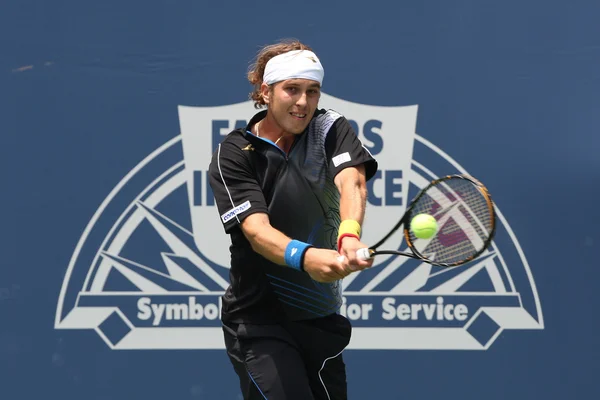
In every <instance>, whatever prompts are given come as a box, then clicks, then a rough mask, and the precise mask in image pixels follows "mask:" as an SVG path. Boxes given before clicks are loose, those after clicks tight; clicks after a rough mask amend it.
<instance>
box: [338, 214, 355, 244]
mask: <svg viewBox="0 0 600 400" xmlns="http://www.w3.org/2000/svg"><path fill="white" fill-rule="evenodd" d="M347 233H349V234H353V235H356V236H358V237H360V224H359V223H358V222H357V221H355V220H353V219H345V220H343V221H342V223H341V224H340V229H339V230H338V240H339V238H340V236H342V235H344V234H347Z"/></svg>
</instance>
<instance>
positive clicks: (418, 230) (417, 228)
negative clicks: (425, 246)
mask: <svg viewBox="0 0 600 400" xmlns="http://www.w3.org/2000/svg"><path fill="white" fill-rule="evenodd" d="M410 229H411V230H412V232H413V233H414V234H415V236H416V237H418V238H419V239H429V238H430V237H432V236H433V235H435V234H436V232H437V230H438V225H437V221H436V220H435V218H433V217H432V216H431V215H429V214H418V215H416V216H415V217H414V218H413V219H412V220H411V221H410Z"/></svg>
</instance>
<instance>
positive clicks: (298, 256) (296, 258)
mask: <svg viewBox="0 0 600 400" xmlns="http://www.w3.org/2000/svg"><path fill="white" fill-rule="evenodd" d="M309 247H312V246H311V245H310V244H308V243H304V242H301V241H299V240H292V241H291V242H290V243H289V244H288V245H287V247H286V248H285V256H284V260H285V263H286V264H287V265H288V266H290V267H292V268H294V269H297V270H298V271H303V270H304V268H302V261H303V260H304V253H306V250H307V249H308V248H309Z"/></svg>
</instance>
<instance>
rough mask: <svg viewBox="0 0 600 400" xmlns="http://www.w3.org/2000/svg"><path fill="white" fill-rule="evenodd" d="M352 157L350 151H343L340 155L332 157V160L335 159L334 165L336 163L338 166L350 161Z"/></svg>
mask: <svg viewBox="0 0 600 400" xmlns="http://www.w3.org/2000/svg"><path fill="white" fill-rule="evenodd" d="M351 159H352V158H351V157H350V153H348V152H345V153H342V154H339V155H337V156H335V157H333V158H332V159H331V161H333V165H335V166H336V167H337V166H339V165H340V164H343V163H345V162H348V161H350V160H351Z"/></svg>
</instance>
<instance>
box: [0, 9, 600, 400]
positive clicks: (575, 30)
mask: <svg viewBox="0 0 600 400" xmlns="http://www.w3.org/2000/svg"><path fill="white" fill-rule="evenodd" d="M599 13H600V3H599V2H597V1H569V2H566V1H557V0H551V1H538V0H531V1H527V2H523V1H512V0H509V1H502V2H493V1H471V0H456V1H429V2H407V1H381V0H374V1H369V2H362V1H356V0H346V1H338V0H327V1H322V2H318V1H313V0H308V1H304V2H301V3H298V2H296V3H291V2H289V3H288V2H283V1H271V0H264V1H261V2H247V1H246V2H244V1H232V0H222V1H202V0H198V1H183V0H182V1H173V0H150V1H146V2H141V1H140V2H137V1H112V0H109V1H102V2H96V1H73V0H52V1H42V0H19V1H16V0H3V1H2V2H1V4H0V132H1V133H0V135H1V137H2V142H1V143H2V145H0V166H1V168H0V170H1V171H2V181H3V182H4V183H3V191H2V196H1V197H0V205H1V207H0V209H1V210H2V230H1V231H0V232H1V233H0V235H1V240H0V246H1V247H0V250H1V254H2V257H1V263H0V398H2V399H11V400H13V399H14V400H17V399H39V398H42V397H44V398H56V399H58V398H61V399H69V400H79V399H98V400H100V399H102V400H108V399H115V400H116V399H146V400H153V399H163V398H170V399H237V398H239V397H238V390H237V381H236V377H235V375H234V373H233V370H232V368H231V367H230V365H229V363H228V361H227V358H226V355H225V353H224V351H223V350H219V349H213V350H210V349H178V350H168V349H161V350H157V349H154V350H152V349H144V350H116V349H114V350H113V349H111V348H110V346H108V345H107V342H106V341H105V340H103V339H102V338H101V336H100V335H99V333H98V330H94V329H61V326H60V324H57V323H56V314H57V305H58V304H59V303H60V301H59V297H60V296H61V290H62V289H63V287H64V282H63V281H64V280H65V274H66V273H67V269H68V266H69V263H70V261H71V258H72V256H73V254H74V251H75V249H76V246H77V244H78V242H79V240H80V238H81V237H82V235H83V233H84V230H85V229H86V226H88V223H89V221H90V220H91V219H92V217H93V216H94V213H95V212H96V211H97V210H98V208H99V207H100V206H101V204H102V202H103V201H104V199H105V198H106V197H107V196H108V195H109V193H111V191H112V190H113V188H115V187H116V186H117V184H119V182H122V180H123V178H124V177H125V176H126V175H127V174H128V173H129V172H130V171H132V170H133V169H134V168H135V167H136V165H138V164H139V163H140V162H141V161H142V160H144V159H145V158H146V157H147V156H148V155H149V154H151V153H152V152H154V151H155V150H156V149H158V148H160V147H161V146H163V145H164V144H165V143H167V142H169V141H170V140H172V139H174V138H176V137H178V136H179V134H180V132H181V126H180V116H179V114H178V106H193V107H216V106H227V105H231V104H235V103H240V102H244V101H246V100H247V93H248V92H249V90H250V87H249V85H248V84H247V82H246V79H245V73H246V70H247V67H248V64H249V61H250V60H251V59H252V58H253V56H254V55H255V54H256V51H257V50H258V48H259V47H260V46H261V45H264V44H268V43H272V42H274V41H276V40H277V39H280V38H285V37H296V38H299V39H300V40H302V41H304V42H306V43H308V44H309V45H311V46H312V47H313V48H314V49H315V51H316V52H317V54H319V56H320V58H321V61H322V63H323V65H324V66H325V69H326V77H325V84H324V91H325V92H326V93H327V94H328V95H330V96H333V97H334V98H336V99H342V100H343V101H346V102H350V103H357V104H362V105H372V106H378V107H383V106H394V107H401V106H411V105H418V110H419V111H418V115H417V119H416V133H417V134H418V135H420V137H423V138H426V139H427V141H429V142H431V143H433V144H435V146H437V147H438V148H439V149H441V150H443V152H444V153H445V154H447V155H449V157H451V158H452V159H453V160H455V161H456V163H458V164H459V165H460V166H462V167H463V168H464V169H466V170H468V171H469V172H471V173H472V174H474V175H475V176H477V177H479V178H480V179H481V180H483V181H484V182H485V183H486V184H487V185H488V186H489V188H490V190H491V192H492V193H493V195H494V200H495V201H496V204H497V205H498V207H499V209H500V210H501V211H502V215H503V217H504V218H505V219H506V221H507V225H509V226H510V231H511V232H513V233H514V235H515V237H516V238H518V243H519V246H520V247H519V248H520V249H521V250H522V251H523V256H524V257H525V258H526V260H527V262H528V268H529V270H530V273H531V277H530V279H529V278H528V280H525V283H524V286H521V287H520V289H519V290H517V292H519V293H521V301H523V303H524V305H523V306H524V307H525V306H526V305H527V304H525V303H527V302H528V301H530V302H531V303H532V304H533V303H534V302H535V301H536V300H537V301H538V302H539V304H538V305H539V307H537V308H536V307H532V306H531V304H530V307H529V309H534V311H532V312H531V314H532V315H531V316H532V318H533V324H532V325H531V326H530V327H531V329H521V328H519V329H516V330H508V329H510V328H506V327H505V328H506V330H504V331H502V332H500V334H499V336H498V337H497V338H495V341H494V343H493V345H490V346H487V349H483V350H481V351H466V350H437V349H435V346H432V349H430V350H418V349H416V350H406V349H404V350H402V349H399V350H391V349H378V350H365V349H362V350H360V349H349V350H347V351H346V352H345V353H344V354H345V359H346V363H347V365H348V381H349V390H350V395H351V398H353V399H375V398H377V399H431V398H442V397H443V398H461V399H465V400H466V399H481V398H486V399H507V398H510V399H554V398H556V399H559V398H573V399H578V398H597V397H598V396H599V395H600V389H598V385H597V382H596V379H595V372H596V371H597V362H598V360H599V358H600V353H599V351H600V347H599V346H598V341H597V338H596V332H597V331H598V329H599V325H598V311H597V307H598V306H600V303H599V301H598V299H597V296H596V295H595V294H594V293H595V289H596V284H597V282H598V280H599V278H600V273H599V272H598V271H599V270H598V261H597V253H594V251H596V250H597V249H598V245H599V243H600V236H599V235H598V230H597V226H598V223H600V212H599V211H598V210H599V208H598V207H597V205H596V203H597V198H598V195H599V194H600V189H599V184H600V158H599V157H598V150H599V149H600V138H599V137H600V136H598V129H599V127H600V96H599V95H598V94H599V93H600V73H599V72H598V71H600V68H599V67H598V66H599V65H600V25H599V24H598V21H597V16H598V15H599ZM340 104H341V103H340ZM365 112H366V111H365ZM250 116H251V110H249V111H248V113H247V114H242V115H241V118H242V119H243V118H249V117H250ZM237 117H238V114H236V115H234V116H232V117H231V119H232V120H235V119H236V118H237ZM360 125H361V126H362V124H360ZM412 133H414V130H413V132H412ZM205 134H206V135H207V136H206V138H207V139H206V140H207V142H206V143H207V145H206V146H207V149H208V148H210V147H211V145H210V144H209V143H210V138H211V137H212V136H211V132H206V133H205ZM369 143H370V142H369ZM371 144H372V143H371ZM415 146H417V145H415ZM175 147H176V148H177V149H180V148H181V145H180V144H179V145H178V146H175ZM179 151H180V150H179ZM418 151H419V149H418V148H417V147H415V150H414V152H415V157H418V154H417V152H418ZM422 151H425V150H422ZM179 157H180V159H181V156H179ZM438 158H439V157H438ZM422 159H425V160H426V163H429V164H428V165H433V164H435V162H436V161H435V160H434V157H433V156H429V158H428V156H427V155H423V156H422ZM436 165H437V164H436ZM167 166H168V165H167ZM160 168H162V166H159V169H160ZM165 168H166V167H165ZM165 168H163V170H164V169H165ZM432 168H433V167H432ZM443 170H444V166H443V165H441V164H440V166H439V167H437V169H436V171H435V172H436V173H440V174H441V173H443ZM132 190H134V191H135V190H136V189H135V188H134V189H132ZM182 199H184V200H183V201H181V203H174V204H172V205H171V206H172V208H174V209H179V210H180V213H179V214H177V213H176V216H177V217H176V219H177V220H178V221H181V224H182V225H186V222H185V221H186V220H187V221H188V222H187V224H189V218H190V213H189V207H187V206H188V204H187V201H186V200H185V196H183V197H182ZM186 207H187V209H186ZM181 210H183V211H181ZM185 210H188V211H185ZM122 211H123V208H121V209H119V210H118V212H117V211H111V210H110V209H107V211H106V213H108V214H107V215H108V216H109V217H110V213H111V212H114V213H115V214H114V215H112V216H113V217H115V216H118V213H120V212H122ZM215 215H216V213H215ZM215 218H216V217H215ZM109 227H110V226H109ZM107 230H108V229H107ZM503 232H504V236H505V237H506V238H508V239H505V241H506V243H509V244H510V243H514V242H513V241H512V239H510V238H509V236H510V235H509V234H508V233H507V232H508V229H504V231H503ZM104 234H106V232H104ZM218 234H221V232H218ZM499 240H503V239H501V238H499ZM140 246H141V247H140V248H141V249H143V248H144V245H140ZM145 246H154V244H153V243H146V244H145ZM506 246H508V244H506V245H505V248H506ZM508 253H509V250H504V252H503V254H506V257H509V256H508ZM513 258H514V259H516V260H518V261H519V263H520V264H519V265H521V264H523V258H522V257H519V256H514V257H513ZM515 263H516V261H515ZM519 268H521V266H519ZM80 273H81V274H84V275H85V271H80ZM74 274H75V273H74ZM533 282H535V290H533V291H534V292H535V295H531V293H530V292H531V291H532V289H531V287H532V286H531V285H532V283H533ZM524 287H527V288H529V289H527V290H529V297H527V296H525V295H523V294H522V293H523V292H525V291H527V290H526V289H523V288H524ZM71 289H72V288H68V290H69V291H70V290H71ZM65 290H66V289H65ZM76 292H77V291H76V290H75V292H74V293H76ZM75 295H76V294H75ZM526 297H527V298H526ZM528 299H529V300H528ZM542 312H543V318H542ZM86 315H88V314H86ZM132 315H135V313H133V314H132ZM61 318H62V317H61ZM59 320H60V318H59ZM117 325H118V324H117ZM496 325H501V324H500V323H499V322H497V324H496ZM63 328H64V326H63ZM117 328H118V327H117ZM490 343H491V342H490ZM150 347H151V346H150ZM484 347H486V346H484Z"/></svg>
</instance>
